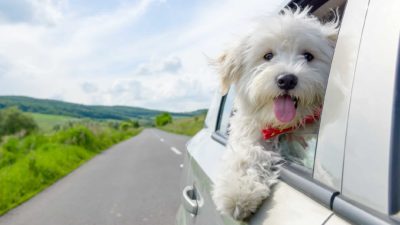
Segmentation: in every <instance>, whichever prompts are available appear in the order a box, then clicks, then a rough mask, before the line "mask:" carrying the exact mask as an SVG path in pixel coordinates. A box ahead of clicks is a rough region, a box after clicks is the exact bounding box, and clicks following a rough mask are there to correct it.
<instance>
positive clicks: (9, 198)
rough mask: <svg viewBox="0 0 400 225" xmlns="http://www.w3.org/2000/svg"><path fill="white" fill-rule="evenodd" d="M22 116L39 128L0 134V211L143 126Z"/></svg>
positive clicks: (70, 118)
mask: <svg viewBox="0 0 400 225" xmlns="http://www.w3.org/2000/svg"><path fill="white" fill-rule="evenodd" d="M13 112H15V111H13ZM17 113H18V112H17ZM19 113H20V114H21V112H19ZM24 115H25V116H26V115H28V116H32V117H33V118H34V121H35V122H36V123H37V126H38V127H39V129H36V130H34V131H31V132H29V133H26V132H17V133H16V134H14V135H10V134H8V135H5V136H2V137H0V215H2V214H4V213H6V212H7V211H8V210H10V209H12V208H14V207H16V206H18V205H19V204H21V203H23V202H24V201H26V200H28V199H30V198H31V197H33V196H34V195H36V194H37V193H39V192H40V191H42V190H43V189H45V188H46V187H48V186H50V185H51V184H53V183H54V182H56V181H57V180H58V179H60V178H62V177H63V176H65V175H67V174H69V173H70V172H71V171H73V170H74V169H76V168H77V167H79V166H80V165H82V164H83V163H84V162H86V161H87V160H89V159H91V158H92V157H93V156H95V155H96V154H98V153H100V152H101V151H103V150H105V149H108V148H109V147H111V146H112V145H114V144H116V143H119V142H121V141H123V140H126V139H128V138H130V137H133V136H135V135H137V134H138V133H140V132H141V130H142V128H134V127H133V126H130V124H131V123H129V122H127V121H125V122H122V121H120V122H116V121H113V122H111V123H110V122H109V121H107V122H99V121H95V120H88V119H85V120H82V119H76V118H73V117H65V116H53V115H44V114H27V113H25V114H24ZM13 118H14V117H13ZM15 118H17V117H15ZM3 121H4V118H3ZM12 121H14V120H12ZM70 121H72V123H70ZM0 122H1V118H0ZM12 124H13V123H11V125H12ZM56 125H60V127H59V129H58V130H53V127H54V126H56Z"/></svg>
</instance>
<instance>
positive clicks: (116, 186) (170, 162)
mask: <svg viewBox="0 0 400 225" xmlns="http://www.w3.org/2000/svg"><path fill="white" fill-rule="evenodd" d="M188 140H189V138H188V137H185V136H180V135H174V134H170V133H166V132H163V131H160V130H156V129H146V130H144V131H143V132H142V133H141V134H139V135H138V136H136V137H134V138H132V139H130V140H127V141H125V142H122V143H120V144H118V145H115V146H114V147H112V148H110V149H109V150H107V151H104V152H103V153H101V154H99V155H98V156H96V157H95V158H93V159H92V160H90V161H89V162H87V163H86V164H84V165H83V166H81V167H80V168H78V169H76V170H75V171H74V172H72V173H71V174H69V175H68V176H66V177H65V178H63V179H61V180H60V181H58V182H57V183H55V184H54V185H53V186H51V187H49V188H48V189H46V190H45V191H43V192H42V193H40V194H38V195H37V196H35V197H34V198H32V199H31V200H29V201H28V202H26V203H24V204H22V205H20V206H19V207H17V208H15V209H14V210H12V211H10V212H8V213H7V214H5V215H4V216H2V217H0V225H103V224H104V225H125V224H127V225H128V224H129V225H145V224H146V225H173V224H174V222H175V214H176V211H177V209H178V206H179V201H180V193H181V192H180V190H179V183H180V174H181V171H182V169H181V168H180V165H181V164H182V163H183V155H184V149H185V143H186V142H187V141H188Z"/></svg>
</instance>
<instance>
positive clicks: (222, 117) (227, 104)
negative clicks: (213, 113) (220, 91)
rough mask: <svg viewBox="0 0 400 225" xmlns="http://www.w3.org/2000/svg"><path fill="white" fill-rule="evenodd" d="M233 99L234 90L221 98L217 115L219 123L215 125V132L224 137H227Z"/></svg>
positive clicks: (232, 111) (230, 90) (231, 89)
mask: <svg viewBox="0 0 400 225" xmlns="http://www.w3.org/2000/svg"><path fill="white" fill-rule="evenodd" d="M234 97H235V91H234V88H232V87H231V88H230V89H229V92H228V94H227V95H225V96H223V97H222V100H221V108H220V114H219V123H218V125H217V132H218V133H219V134H221V135H223V136H225V137H227V136H228V135H229V119H230V118H231V116H232V115H233V113H234V110H233V100H234Z"/></svg>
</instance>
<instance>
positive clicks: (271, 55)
mask: <svg viewBox="0 0 400 225" xmlns="http://www.w3.org/2000/svg"><path fill="white" fill-rule="evenodd" d="M273 57H274V54H272V52H268V53H267V54H265V55H264V59H265V60H267V61H270V60H271V59H272V58H273Z"/></svg>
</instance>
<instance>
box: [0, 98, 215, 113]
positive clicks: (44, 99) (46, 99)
mask: <svg viewBox="0 0 400 225" xmlns="http://www.w3.org/2000/svg"><path fill="white" fill-rule="evenodd" d="M1 97H6V98H7V97H19V98H29V99H34V100H39V101H55V102H62V103H66V104H74V105H83V106H89V107H91V106H94V107H95V106H103V107H127V108H138V109H145V110H150V111H158V112H168V113H177V114H185V113H192V112H197V111H202V110H208V108H199V109H195V110H190V111H170V110H159V109H152V108H146V107H141V106H129V105H95V104H84V103H83V104H82V103H76V102H69V101H64V100H57V99H48V98H35V97H31V96H24V95H0V98H1ZM0 109H1V108H0Z"/></svg>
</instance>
